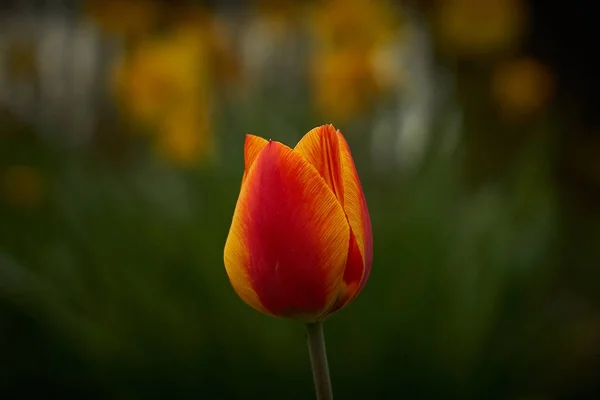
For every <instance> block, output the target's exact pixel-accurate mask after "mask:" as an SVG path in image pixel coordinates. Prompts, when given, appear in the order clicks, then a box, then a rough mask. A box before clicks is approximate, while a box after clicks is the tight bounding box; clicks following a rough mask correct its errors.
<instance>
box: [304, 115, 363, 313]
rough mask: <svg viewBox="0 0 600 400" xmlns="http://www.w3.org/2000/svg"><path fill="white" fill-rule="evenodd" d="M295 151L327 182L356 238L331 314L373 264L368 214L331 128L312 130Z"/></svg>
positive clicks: (345, 149) (352, 295) (360, 284)
mask: <svg viewBox="0 0 600 400" xmlns="http://www.w3.org/2000/svg"><path fill="white" fill-rule="evenodd" d="M294 151H296V152H298V153H300V154H302V156H303V157H304V158H305V159H306V160H307V161H308V162H309V163H311V164H312V165H313V166H314V167H315V168H316V169H317V171H318V172H319V174H320V175H321V176H322V177H323V179H324V180H325V181H326V182H327V185H328V186H329V187H330V188H331V190H332V191H333V192H334V194H335V195H336V197H337V198H338V200H339V201H340V204H341V205H342V208H343V209H344V212H345V213H346V216H347V217H348V223H349V224H350V228H351V231H352V235H353V236H354V238H355V242H354V243H353V242H352V241H351V243H350V249H349V255H348V265H347V266H346V272H345V274H344V281H343V282H344V284H343V287H342V289H341V292H340V297H339V299H338V301H337V304H336V306H334V309H333V310H332V311H331V312H333V311H335V309H337V308H340V307H342V306H343V305H344V304H346V303H348V302H349V301H350V300H352V299H353V298H355V297H356V296H357V295H358V294H359V293H360V291H361V290H362V288H363V287H364V285H365V283H366V281H367V279H368V277H369V273H370V270H371V263H372V260H373V239H372V233H371V220H370V217H369V210H368V209H367V203H366V200H365V196H364V193H363V190H362V186H361V183H360V180H359V178H358V173H357V171H356V167H355V165H354V161H353V159H352V154H351V153H350V148H349V147H348V143H347V142H346V140H345V139H344V137H343V135H342V134H341V133H340V131H338V130H336V129H335V128H334V127H333V125H331V124H328V125H323V126H320V127H317V128H314V129H312V130H311V131H309V132H308V133H307V134H306V135H305V136H304V137H303V138H302V139H301V140H300V142H298V144H297V145H296V147H295V148H294ZM354 246H355V247H354ZM356 253H358V254H356Z"/></svg>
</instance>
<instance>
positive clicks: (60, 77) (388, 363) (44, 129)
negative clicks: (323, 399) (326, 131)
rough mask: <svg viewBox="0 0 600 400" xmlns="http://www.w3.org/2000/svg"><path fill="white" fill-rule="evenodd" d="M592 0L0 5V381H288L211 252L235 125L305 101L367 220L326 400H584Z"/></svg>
mask: <svg viewBox="0 0 600 400" xmlns="http://www.w3.org/2000/svg"><path fill="white" fill-rule="evenodd" d="M592 5H593V3H591V2H583V1H579V2H571V3H567V2H562V3H561V2H558V3H551V2H544V1H541V0H539V1H518V0H493V1H492V0H490V1H484V0H481V1H476V0H438V1H408V2H406V3H401V2H391V3H388V4H387V5H385V3H384V2H378V1H370V2H369V1H357V2H355V3H352V4H351V2H345V3H344V2H340V1H335V0H333V1H305V2H298V1H284V2H269V1H263V2H233V1H230V2H187V1H179V2H162V3H160V2H152V1H148V2H142V1H112V0H107V1H91V2H58V1H57V2H55V3H53V2H27V1H23V2H18V1H12V2H10V4H9V3H8V2H5V3H3V6H2V8H1V9H0V180H1V181H0V183H1V185H2V187H1V191H0V360H1V361H2V362H1V363H0V398H3V399H4V398H7V399H9V398H31V397H34V396H40V395H43V396H45V397H50V398H53V397H62V398H90V399H94V398H98V399H106V398H111V399H113V398H117V399H146V398H280V399H304V398H313V396H314V394H313V386H312V376H311V371H310V366H309V360H308V353H307V349H306V344H305V338H304V331H303V327H302V325H301V324H299V323H298V322H295V321H287V320H277V319H273V318H270V317H267V316H264V315H261V314H259V313H257V312H256V311H254V310H252V309H250V308H249V307H248V306H246V305H245V304H244V303H243V302H242V301H240V300H239V298H238V297H237V296H236V295H235V293H234V292H233V290H232V288H231V286H230V284H229V281H228V280H227V276H226V274H225V269H224V266H223V260H222V258H223V246H224V243H225V238H226V235H227V232H228V229H229V225H230V222H231V217H232V214H233V209H234V205H235V201H236V199H237V195H238V190H239V181H240V178H241V174H242V168H243V155H242V147H243V140H244V134H245V133H248V132H251V133H254V134H257V135H259V136H262V137H265V138H273V139H275V140H280V141H282V142H284V143H286V144H288V145H293V144H294V143H295V142H296V141H297V140H298V139H299V138H300V137H301V136H302V135H303V134H304V133H305V132H307V131H308V130H310V129H311V128H313V127H314V126H317V125H320V124H323V123H326V122H332V123H334V124H335V125H336V127H338V128H340V129H341V130H342V132H343V133H344V134H345V136H346V138H347V140H348V142H349V144H350V146H351V149H352V151H353V155H354V158H355V162H356V165H357V169H358V172H359V174H360V177H361V180H362V184H363V187H364V189H365V194H366V197H367V201H368V204H369V209H370V212H371V218H372V221H373V235H374V264H373V270H372V274H371V277H370V281H369V283H368V284H367V286H366V288H365V290H364V292H363V293H362V294H361V296H360V297H359V298H358V299H357V300H356V301H355V302H354V303H353V304H352V305H350V306H348V307H347V308H345V309H344V310H342V311H341V312H340V313H338V314H336V315H335V316H333V317H332V318H331V319H330V320H328V321H327V323H326V324H325V335H326V339H327V345H328V352H329V362H330V367H331V374H332V380H333V389H334V394H335V395H336V397H337V398H342V399H343V398H367V399H370V398H384V399H387V398H390V399H395V398H405V399H421V398H432V399H445V398H451V399H454V398H456V399H459V398H460V399H468V398H473V399H515V400H517V399H518V400H526V399H527V400H538V399H539V400H542V399H544V400H551V399H596V398H598V397H600V291H599V289H600V267H599V265H598V261H599V260H600V245H599V243H600V138H599V137H598V112H597V111H598V110H597V103H598V102H597V100H596V97H597V95H598V93H600V88H599V87H598V85H599V83H598V79H597V77H596V75H597V71H598V70H599V65H598V61H597V58H598V54H596V53H597V48H598V46H597V45H596V41H595V37H596V36H597V35H596V34H595V31H596V30H597V26H596V25H597V24H596V21H595V19H596V15H595V14H594V12H593V7H592ZM444 7H447V8H444ZM507 9H510V10H513V9H514V11H511V12H508V13H503V11H506V10H507ZM346 10H351V11H348V12H346ZM352 10H353V11H352ZM440 10H441V11H440ZM444 10H445V11H444ZM448 10H450V11H448ZM457 10H458V11H457ZM465 10H466V11H465ZM490 10H491V11H490ZM519 10H522V11H523V10H524V11H523V15H525V17H523V21H524V22H523V24H522V25H523V29H522V32H520V33H518V32H517V33H514V35H513V31H514V32H516V31H519V29H517V28H516V27H517V26H518V25H519V24H518V23H516V22H514V21H518V20H519V18H521V17H522V15H521V13H520V11H519ZM442 11H443V12H442ZM513 13H514V14H513ZM454 15H458V16H457V17H456V20H454V21H458V22H454V23H451V22H448V21H450V16H454ZM465 15H466V16H467V17H464V16H465ZM503 15H508V17H502V16H503ZM498 16H500V17H498ZM496 17H497V18H496ZM453 18H454V17H453ZM488 26H491V27H498V28H497V29H496V30H490V31H489V32H492V33H491V34H489V35H488V34H487V33H486V32H488V31H487V30H486V29H485V28H486V27H488ZM407 32H408V34H407ZM494 32H495V33H494ZM498 32H500V33H498ZM507 32H508V33H507ZM486 35H488V36H486ZM513 36H514V38H513ZM465 38H466V39H465ZM486 38H487V39H486ZM511 38H513V39H511ZM475 39H476V40H475ZM461 40H462V41H461ZM370 57H372V58H370ZM367 59H368V60H376V61H372V62H371V61H369V62H368V63H367V62H365V60H367ZM382 60H383V61H382ZM390 76H391V77H392V78H390ZM61 85H62V86H61Z"/></svg>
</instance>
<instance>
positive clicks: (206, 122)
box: [155, 104, 212, 166]
mask: <svg viewBox="0 0 600 400" xmlns="http://www.w3.org/2000/svg"><path fill="white" fill-rule="evenodd" d="M210 132H211V126H210V116H209V110H208V108H207V107H206V106H202V105H201V104H189V105H187V106H186V108H182V109H178V110H173V112H172V113H171V114H169V115H168V116H167V117H166V118H165V119H164V120H163V121H161V122H160V123H159V125H158V132H157V133H158V134H157V139H156V142H155V145H156V152H157V153H158V154H159V155H161V156H162V157H164V158H165V159H167V160H169V161H171V162H173V163H174V164H177V165H180V166H186V165H192V164H194V163H195V162H196V161H198V159H206V158H207V157H209V156H210V155H211V150H212V135H211V134H210Z"/></svg>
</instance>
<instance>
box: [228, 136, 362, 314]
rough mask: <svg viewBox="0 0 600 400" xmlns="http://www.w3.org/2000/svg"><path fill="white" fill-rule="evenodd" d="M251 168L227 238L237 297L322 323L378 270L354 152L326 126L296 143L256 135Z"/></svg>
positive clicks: (249, 152)
mask: <svg viewBox="0 0 600 400" xmlns="http://www.w3.org/2000/svg"><path fill="white" fill-rule="evenodd" d="M244 160H245V171H244V176H243V178H242V187H241V191H240V195H239V198H238V201H237V205H236V208H235V212H234V215H233V221H232V224H231V228H230V231H229V236H228V237H227V242H226V244H225V256H224V258H225V268H226V270H227V274H228V276H229V279H230V281H231V284H232V286H233V288H234V290H235V291H236V292H237V294H238V295H239V296H240V297H241V298H242V299H243V300H244V301H245V302H246V303H248V304H249V305H250V306H252V307H253V308H255V309H257V310H259V311H262V312H263V313H266V314H269V315H272V316H276V317H287V318H294V319H298V320H301V321H304V322H308V323H310V322H316V321H322V320H324V319H325V318H327V317H328V316H329V315H331V314H332V313H333V312H335V311H337V310H339V309H340V308H342V307H344V306H345V305H346V304H348V303H350V302H351V301H352V300H353V299H354V298H356V296H358V294H359V293H360V292H361V290H362V288H363V287H364V285H365V283H366V281H367V279H368V277H369V272H370V270H371V262H372V259H373V238H372V233H371V220H370V217H369V211H368V209H367V203H366V200H365V197H364V194H363V190H362V186H361V184H360V180H359V178H358V174H357V172H356V168H355V166H354V161H353V159H352V155H351V153H350V149H349V147H348V144H347V143H346V140H345V139H344V137H343V136H342V134H341V132H340V131H338V130H336V129H335V128H334V127H333V126H332V125H325V126H321V127H318V128H315V129H313V130H311V131H310V132H308V133H307V134H306V135H305V136H304V137H303V138H302V140H300V142H299V143H298V144H297V145H296V147H295V148H293V149H292V148H290V147H288V146H286V145H284V144H282V143H279V142H276V141H271V140H268V141H267V140H265V139H262V138H260V137H257V136H253V135H247V137H246V144H245V149H244Z"/></svg>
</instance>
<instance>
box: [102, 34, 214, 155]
mask: <svg viewBox="0 0 600 400" xmlns="http://www.w3.org/2000/svg"><path fill="white" fill-rule="evenodd" d="M210 39H211V38H210V31H208V30H207V29H206V26H205V25H202V24H201V25H198V26H196V25H193V24H187V23H186V24H182V25H180V26H177V27H175V28H174V29H173V31H172V32H169V33H168V34H165V35H164V36H160V37H152V38H150V39H148V40H146V41H144V42H142V43H140V44H139V46H137V47H136V48H134V49H133V50H132V51H131V53H130V54H126V55H125V57H124V58H123V59H121V60H119V61H118V62H117V64H116V65H115V67H114V70H113V76H112V79H113V82H112V83H113V88H114V91H115V94H116V96H117V98H118V99H119V100H120V101H121V104H122V105H123V108H124V109H125V111H126V112H127V114H128V115H130V116H131V117H133V119H134V120H136V121H137V122H139V123H141V124H143V125H145V126H147V127H149V128H150V129H151V130H152V131H153V132H154V133H155V134H156V144H157V146H158V148H159V150H158V152H159V154H161V155H164V156H166V157H167V158H169V159H170V160H173V161H176V162H178V163H180V164H190V163H193V162H195V161H196V160H197V159H198V157H200V156H201V155H204V154H206V153H207V151H208V147H207V146H208V145H209V144H210V143H212V141H211V140H210V139H209V136H210V135H211V131H210V129H209V127H210V124H209V122H208V120H209V110H210V107H211V106H212V103H211V97H212V96H211V95H212V92H213V85H212V81H213V80H212V77H213V73H212V72H213V71H212V69H211V43H210Z"/></svg>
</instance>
